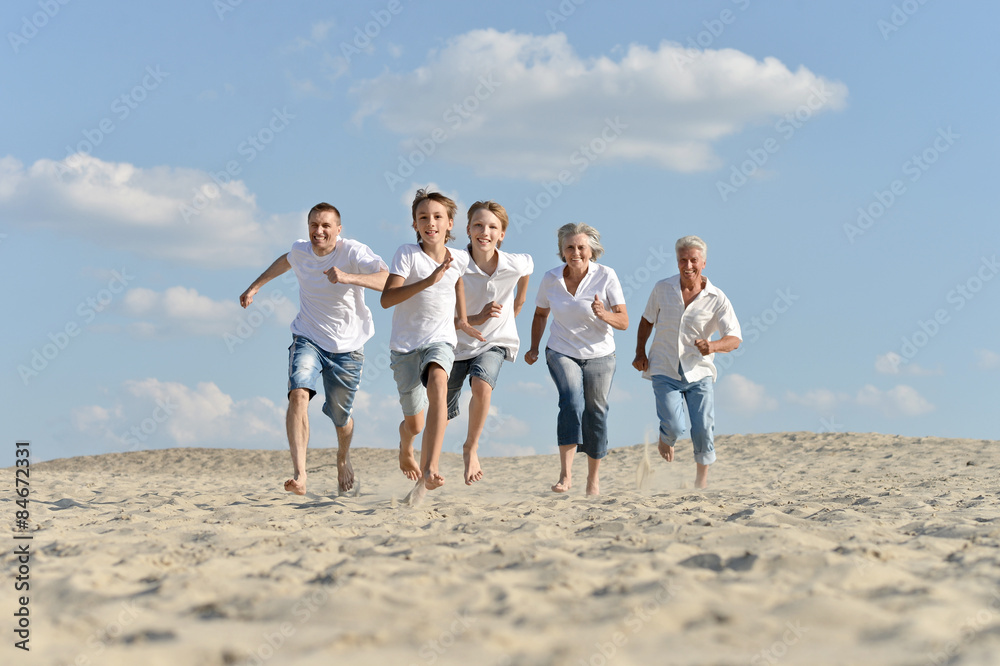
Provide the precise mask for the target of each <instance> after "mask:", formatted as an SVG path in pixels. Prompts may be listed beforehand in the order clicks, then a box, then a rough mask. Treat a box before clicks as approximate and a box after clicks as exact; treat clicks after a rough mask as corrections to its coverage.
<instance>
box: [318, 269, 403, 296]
mask: <svg viewBox="0 0 1000 666" xmlns="http://www.w3.org/2000/svg"><path fill="white" fill-rule="evenodd" d="M323 274H324V275H326V279H327V280H329V281H330V282H331V284H349V285H354V286H357V287H364V288H366V289H374V290H375V291H382V290H383V289H384V288H385V282H386V280H387V279H389V271H386V270H382V271H379V272H378V273H345V272H344V271H342V270H340V269H339V268H337V267H333V268H330V269H328V270H325V271H323Z"/></svg>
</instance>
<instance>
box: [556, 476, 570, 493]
mask: <svg viewBox="0 0 1000 666" xmlns="http://www.w3.org/2000/svg"><path fill="white" fill-rule="evenodd" d="M572 486H573V483H572V479H571V478H570V477H568V476H560V477H559V483H557V484H556V485H554V486H552V492H554V493H564V492H566V491H567V490H569V489H570V488H571V487H572Z"/></svg>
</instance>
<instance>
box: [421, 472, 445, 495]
mask: <svg viewBox="0 0 1000 666" xmlns="http://www.w3.org/2000/svg"><path fill="white" fill-rule="evenodd" d="M443 485H444V477H443V476H441V473H440V472H438V471H435V470H432V469H430V468H428V469H425V470H424V487H425V488H427V490H434V489H435V488H440V487H441V486H443Z"/></svg>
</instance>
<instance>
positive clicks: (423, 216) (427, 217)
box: [413, 199, 455, 245]
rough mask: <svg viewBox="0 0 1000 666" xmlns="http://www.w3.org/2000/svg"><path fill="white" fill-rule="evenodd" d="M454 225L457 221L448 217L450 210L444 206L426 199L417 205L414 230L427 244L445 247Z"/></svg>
mask: <svg viewBox="0 0 1000 666" xmlns="http://www.w3.org/2000/svg"><path fill="white" fill-rule="evenodd" d="M454 224H455V220H454V219H452V218H450V217H448V209H447V208H445V206H444V204H441V203H439V202H437V201H434V200H433V199H424V200H423V201H421V202H420V203H419V204H417V210H416V213H415V215H414V219H413V228H414V229H416V230H417V234H419V235H420V240H421V241H423V242H424V243H425V244H428V245H444V243H445V241H446V240H447V239H448V232H449V231H451V228H452V226H454Z"/></svg>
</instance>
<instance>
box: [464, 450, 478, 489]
mask: <svg viewBox="0 0 1000 666" xmlns="http://www.w3.org/2000/svg"><path fill="white" fill-rule="evenodd" d="M462 457H463V458H465V485H467V486H471V485H472V484H473V483H475V482H476V481H479V480H480V479H481V478H483V469H482V468H481V467H480V466H479V455H478V454H477V453H476V451H469V450H468V449H463V450H462Z"/></svg>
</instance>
